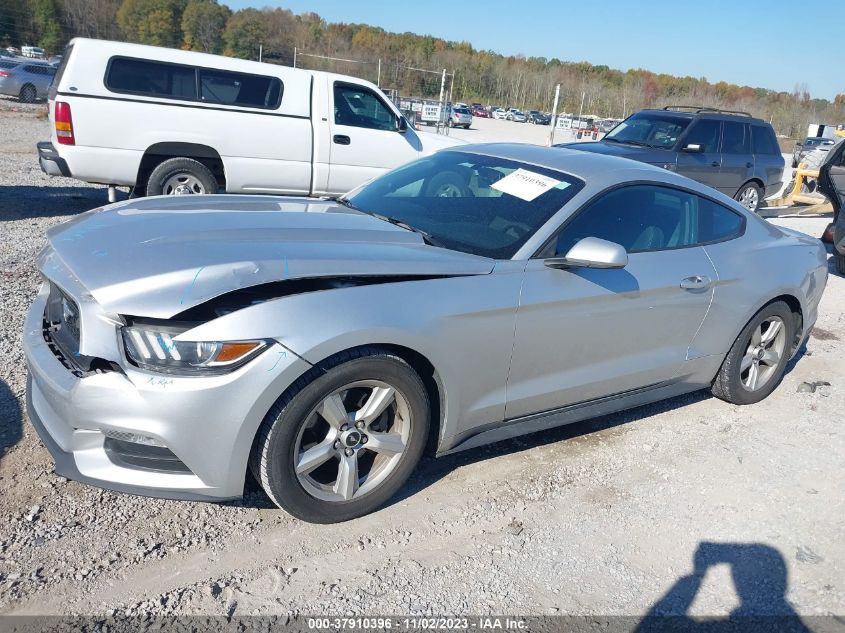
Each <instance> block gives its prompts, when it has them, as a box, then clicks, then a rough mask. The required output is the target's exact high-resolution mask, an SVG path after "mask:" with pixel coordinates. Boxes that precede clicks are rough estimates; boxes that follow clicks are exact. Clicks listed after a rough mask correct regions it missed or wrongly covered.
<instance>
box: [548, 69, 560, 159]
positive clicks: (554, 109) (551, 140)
mask: <svg viewBox="0 0 845 633" xmlns="http://www.w3.org/2000/svg"><path fill="white" fill-rule="evenodd" d="M559 99H560V84H558V85H557V86H556V87H555V104H554V105H553V106H552V129H551V130H550V131H549V147H551V146H552V145H554V144H555V128H556V127H557V104H558V100H559Z"/></svg>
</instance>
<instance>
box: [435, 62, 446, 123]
mask: <svg viewBox="0 0 845 633" xmlns="http://www.w3.org/2000/svg"><path fill="white" fill-rule="evenodd" d="M445 90H446V69H445V68H444V69H443V74H442V75H441V76H440V102H439V103H440V111H439V113H438V117H439V119H438V121H437V130H438V131H440V126H441V125H442V124H444V123H445V122H446V119H445V118H444V115H445V114H446V104H445V103H443V93H444V91H445Z"/></svg>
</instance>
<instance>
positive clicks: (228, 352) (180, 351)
mask: <svg viewBox="0 0 845 633" xmlns="http://www.w3.org/2000/svg"><path fill="white" fill-rule="evenodd" d="M184 331H185V330H184V329H182V330H180V329H178V328H168V327H166V326H157V325H133V326H131V327H124V328H123V329H122V334H123V344H124V345H125V347H126V355H127V356H128V357H129V360H130V361H131V362H132V363H134V364H135V365H137V366H138V367H141V368H144V369H152V370H154V371H163V372H170V373H181V374H215V373H216V374H221V373H226V372H229V371H232V370H234V369H236V368H238V367H240V366H241V365H243V364H244V363H246V362H247V361H249V360H250V359H252V358H255V357H256V356H257V355H258V354H260V353H261V352H262V351H263V350H264V349H265V348H266V347H267V342H266V341H176V340H174V338H175V337H176V336H178V335H179V334H181V333H182V332H184Z"/></svg>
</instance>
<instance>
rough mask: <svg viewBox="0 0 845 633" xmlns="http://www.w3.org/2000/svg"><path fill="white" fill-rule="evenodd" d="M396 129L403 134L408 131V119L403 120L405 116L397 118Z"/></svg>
mask: <svg viewBox="0 0 845 633" xmlns="http://www.w3.org/2000/svg"><path fill="white" fill-rule="evenodd" d="M396 131H397V132H399V133H400V134H404V133H405V132H407V131H408V121H406V120H405V117H403V116H400V117H399V120H398V121H397V122H396Z"/></svg>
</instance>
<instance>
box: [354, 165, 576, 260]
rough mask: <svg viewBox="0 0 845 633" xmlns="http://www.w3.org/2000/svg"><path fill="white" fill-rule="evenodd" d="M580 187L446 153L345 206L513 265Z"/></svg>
mask: <svg viewBox="0 0 845 633" xmlns="http://www.w3.org/2000/svg"><path fill="white" fill-rule="evenodd" d="M517 170H519V171H518V172H517ZM583 186H584V183H583V182H582V181H581V180H578V179H577V178H574V177H572V176H569V175H567V174H563V173H560V172H557V171H554V170H551V169H545V168H542V167H535V166H534V165H529V164H525V163H520V162H517V161H512V160H507V159H504V158H496V157H492V156H482V155H477V154H470V153H464V152H458V151H444V152H439V153H437V154H434V155H433V156H429V157H427V158H423V159H420V160H418V161H415V162H413V163H409V164H408V165H405V166H404V167H400V168H399V169H395V170H393V171H391V172H388V173H387V174H385V175H384V176H382V177H381V178H378V179H376V180H374V181H373V182H371V183H370V184H368V185H365V186H364V187H362V188H361V189H359V190H358V191H356V192H353V193H352V194H351V195H350V197H349V198H348V201H349V203H350V205H351V206H353V207H355V208H357V209H359V210H361V211H364V212H368V213H374V214H378V215H381V216H385V217H388V218H391V219H392V220H394V221H400V222H403V223H405V224H408V225H409V226H411V227H414V228H415V229H418V230H420V231H424V232H425V233H426V234H427V235H428V236H430V238H431V242H432V243H435V244H438V245H442V246H443V247H445V248H451V249H453V250H456V251H461V252H464V253H470V254H473V255H481V256H484V257H492V258H495V259H508V258H510V257H513V255H514V254H515V253H516V252H517V251H518V250H519V248H520V247H521V246H522V245H523V244H525V242H526V241H527V240H528V238H529V237H531V236H532V235H533V234H534V233H535V232H536V231H537V230H538V229H539V228H540V227H541V226H543V224H545V223H546V222H547V221H548V220H549V218H551V217H552V216H553V215H554V214H555V213H557V211H559V210H560V209H561V208H562V207H563V205H565V204H566V203H567V202H568V201H569V200H570V199H571V198H572V196H574V195H575V194H576V193H577V192H578V191H579V190H580V189H581V187H583Z"/></svg>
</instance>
